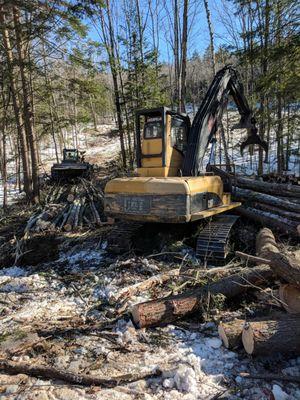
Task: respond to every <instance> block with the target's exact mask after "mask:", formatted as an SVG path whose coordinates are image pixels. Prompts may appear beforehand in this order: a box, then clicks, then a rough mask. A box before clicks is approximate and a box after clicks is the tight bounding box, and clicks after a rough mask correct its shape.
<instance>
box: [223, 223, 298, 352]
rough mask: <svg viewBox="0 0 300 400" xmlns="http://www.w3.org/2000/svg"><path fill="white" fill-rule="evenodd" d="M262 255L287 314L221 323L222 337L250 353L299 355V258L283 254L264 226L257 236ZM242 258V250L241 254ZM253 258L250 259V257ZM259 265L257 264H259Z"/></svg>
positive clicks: (257, 260) (226, 343)
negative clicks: (276, 280) (276, 283)
mask: <svg viewBox="0 0 300 400" xmlns="http://www.w3.org/2000/svg"><path fill="white" fill-rule="evenodd" d="M256 251H257V254H258V256H259V257H253V258H252V261H254V262H258V263H260V260H264V261H265V263H266V264H268V265H269V266H270V269H271V270H272V271H273V273H274V275H275V277H276V278H277V279H279V280H280V287H279V300H280V302H281V305H282V307H283V308H284V309H285V310H286V311H287V314H285V313H280V314H274V315H271V316H268V317H264V318H259V319H254V320H252V321H251V320H250V321H242V320H233V321H231V322H229V323H222V322H221V323H220V325H219V336H220V338H221V340H222V341H223V344H224V345H225V346H226V347H227V348H232V349H234V348H237V347H239V346H241V345H243V347H244V349H245V351H246V352H247V353H248V354H251V355H270V354H271V353H274V352H276V353H281V354H294V355H299V354H300V265H299V262H298V261H297V259H296V258H294V257H292V256H287V255H285V254H283V253H282V252H281V251H280V250H279V248H278V245H277V243H276V241H275V237H274V235H273V233H272V231H271V230H270V229H268V228H263V229H261V230H260V232H259V233H258V235H257V238H256ZM239 254H240V256H242V257H243V258H245V257H244V255H243V253H239ZM249 260H250V259H249ZM256 268H257V267H256Z"/></svg>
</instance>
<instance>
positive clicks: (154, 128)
mask: <svg viewBox="0 0 300 400" xmlns="http://www.w3.org/2000/svg"><path fill="white" fill-rule="evenodd" d="M161 137H162V124H161V121H150V122H146V124H145V127H144V139H156V138H161Z"/></svg>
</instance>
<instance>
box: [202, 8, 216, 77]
mask: <svg viewBox="0 0 300 400" xmlns="http://www.w3.org/2000/svg"><path fill="white" fill-rule="evenodd" d="M203 2H204V7H205V12H206V19H207V25H208V31H209V37H210V55H211V65H212V71H213V75H216V59H215V46H214V33H213V29H212V24H211V17H210V11H209V7H208V0H203Z"/></svg>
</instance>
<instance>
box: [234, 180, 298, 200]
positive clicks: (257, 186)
mask: <svg viewBox="0 0 300 400" xmlns="http://www.w3.org/2000/svg"><path fill="white" fill-rule="evenodd" d="M237 186H238V187H241V188H247V189H252V190H255V191H257V192H262V193H267V194H275V195H279V196H285V197H296V198H300V187H299V186H296V185H291V184H283V183H268V182H263V181H256V180H253V179H248V178H242V177H238V178H237Z"/></svg>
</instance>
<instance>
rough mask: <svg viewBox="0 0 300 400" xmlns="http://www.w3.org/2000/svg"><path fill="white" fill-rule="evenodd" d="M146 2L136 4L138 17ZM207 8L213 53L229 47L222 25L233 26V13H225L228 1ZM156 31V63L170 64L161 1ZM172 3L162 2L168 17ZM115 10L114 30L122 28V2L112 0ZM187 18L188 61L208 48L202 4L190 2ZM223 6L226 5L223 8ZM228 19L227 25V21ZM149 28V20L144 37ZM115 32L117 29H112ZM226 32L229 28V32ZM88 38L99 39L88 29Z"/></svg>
mask: <svg viewBox="0 0 300 400" xmlns="http://www.w3.org/2000/svg"><path fill="white" fill-rule="evenodd" d="M148 1H149V0H140V6H141V10H142V14H143V15H144V16H145V15H147V12H148V7H147V4H148ZM151 1H152V2H154V3H155V2H156V1H158V0H151ZM208 2H209V8H210V11H211V20H212V25H213V29H214V35H215V47H216V49H217V48H218V47H219V46H221V45H228V44H230V43H232V37H231V35H230V34H229V33H228V28H227V29H226V27H225V25H224V21H225V23H226V26H230V25H232V24H235V23H236V19H235V18H234V15H233V12H231V11H230V10H229V12H228V7H232V3H231V2H230V1H228V0H208ZM160 3H161V5H160V7H159V13H160V18H159V19H160V29H159V32H160V34H159V42H160V43H159V53H160V54H159V57H160V61H166V62H168V61H171V59H172V54H171V48H170V44H169V43H168V42H169V35H170V32H172V27H171V29H168V28H169V17H168V13H167V11H166V10H165V8H164V7H163V0H160ZM172 3H173V2H172V0H165V4H166V5H167V7H168V9H169V10H170V12H171V13H172ZM115 4H116V8H115V12H117V13H119V16H118V19H119V24H116V26H120V25H121V24H122V11H121V7H122V1H121V0H115ZM189 4H190V13H189V14H190V15H189V21H190V23H191V24H192V28H191V30H190V32H189V43H188V57H191V56H192V54H193V53H194V52H195V51H197V52H198V53H200V54H203V53H204V52H205V50H206V49H207V48H208V46H209V32H208V26H207V20H206V14H205V10H204V5H203V1H202V0H190V3H189ZM224 4H225V5H226V6H225V7H224ZM180 13H182V7H181V9H180ZM230 19H232V20H231V21H229V20H230ZM150 27H151V24H150V20H148V23H147V26H146V30H145V34H146V36H147V35H149V36H150V34H151V32H150V30H151V28H150ZM116 29H118V28H116ZM229 30H230V28H229ZM90 37H91V38H92V39H93V40H96V41H98V40H99V36H98V34H97V32H96V30H95V29H94V28H93V27H92V26H91V27H90Z"/></svg>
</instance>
